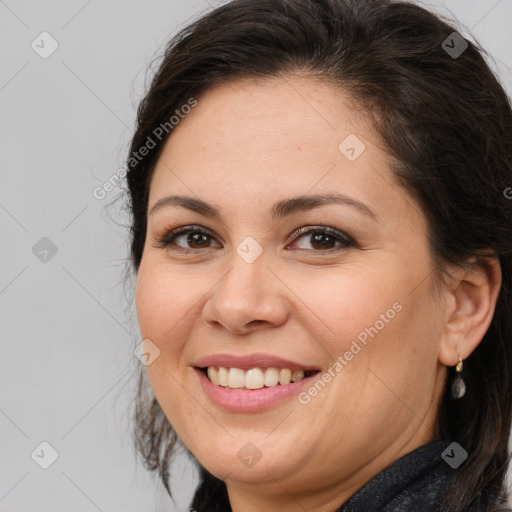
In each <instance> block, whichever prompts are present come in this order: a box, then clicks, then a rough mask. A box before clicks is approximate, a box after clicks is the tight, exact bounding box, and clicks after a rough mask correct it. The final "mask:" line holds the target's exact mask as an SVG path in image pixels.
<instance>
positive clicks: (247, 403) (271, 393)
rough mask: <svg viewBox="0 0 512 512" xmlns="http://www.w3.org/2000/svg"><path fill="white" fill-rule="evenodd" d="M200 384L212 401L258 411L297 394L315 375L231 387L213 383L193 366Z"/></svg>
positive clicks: (230, 407) (238, 410) (237, 408)
mask: <svg viewBox="0 0 512 512" xmlns="http://www.w3.org/2000/svg"><path fill="white" fill-rule="evenodd" d="M194 370H195V371H196V373H197V375H198V376H199V381H200V383H201V386H202V388H203V390H204V392H205V393H206V395H207V396H208V398H210V400H211V401H212V402H214V403H215V404H216V405H218V406H220V407H223V408H224V409H227V410H228V411H234V412H258V411H264V410H266V409H270V408H271V407H274V406H275V405H278V404H280V403H281V402H284V401H285V400H287V399H289V398H290V397H292V396H295V395H298V394H299V393H300V391H301V389H302V388H303V387H304V386H307V385H309V384H310V382H311V379H312V378H313V377H315V375H316V374H315V375H311V376H310V377H306V378H305V379H302V380H301V381H299V382H292V383H290V384H286V385H284V386H283V385H280V384H278V385H277V386H272V387H269V388H261V389H244V388H237V389H231V388H227V387H223V386H217V385H215V384H213V383H212V382H211V381H210V380H209V379H208V377H206V375H205V374H204V372H203V371H202V370H199V369H198V368H194Z"/></svg>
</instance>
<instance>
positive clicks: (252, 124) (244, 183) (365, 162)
mask: <svg viewBox="0 0 512 512" xmlns="http://www.w3.org/2000/svg"><path fill="white" fill-rule="evenodd" d="M197 102H198V103H197V106H196V107H195V108H193V109H192V110H191V111H190V113H188V114H187V115H186V116H185V117H184V119H182V120H181V121H180V123H179V124H178V125H177V126H176V127H175V128H174V129H173V131H172V133H171V136H170V137H169V139H168V140H167V142H166V144H165V147H164V149H163V152H162V154H161V156H160V158H159V161H158V163H157V166H156V169H155V173H154V176H153V179H152V184H151V189H150V201H149V202H150V204H149V206H150V208H151V206H152V205H154V204H155V202H156V201H157V200H158V199H159V198H161V197H162V196H163V195H165V194H167V193H184V194H187V195H196V196H200V197H203V198H208V199H210V200H211V201H212V202H214V203H216V204H223V203H226V202H229V201H235V198H236V201H240V200H242V203H241V205H242V206H243V204H248V203H249V202H250V203H251V204H261V205H264V204H265V203H266V199H267V198H269V199H270V198H272V200H273V201H272V202H274V200H275V199H276V198H278V197H279V198H280V197H284V196H287V197H289V196H297V195H303V194H306V193H307V192H308V191H314V192H315V193H328V192H332V191H333V190H334V191H337V192H340V193H344V194H350V195H352V196H355V197H356V198H360V199H364V200H365V201H367V202H369V203H371V204H374V205H377V208H378V207H379V206H380V207H384V206H385V203H386V202H390V203H391V202H395V206H397V203H396V199H395V198H394V197H393V195H396V193H398V194H400V195H404V191H403V190H402V189H401V187H399V185H397V184H396V183H394V180H393V176H392V174H391V172H390V170H389V164H388V161H387V157H386V155H385V153H384V152H383V151H381V149H380V147H379V144H380V142H379V141H378V140H376V138H375V136H374V134H373V132H372V131H371V127H370V126H369V124H368V120H367V116H365V114H364V112H363V111H362V109H360V108H357V106H356V104H355V102H354V101H353V100H352V98H350V96H348V94H347V93H346V92H344V91H342V90H341V89H339V88H337V87H335V86H333V85H331V84H328V83H323V82H320V81H319V80H313V79H308V78H304V77H282V78H272V79H266V80H237V81H233V82H227V83H224V84H222V85H220V86H216V87H214V88H212V89H210V90H208V91H207V92H206V93H204V94H203V95H202V96H200V97H199V98H197ZM347 141H348V142H347ZM347 148H348V149H353V151H352V153H350V152H349V153H347ZM354 153H355V156H356V158H353V157H354ZM348 157H350V158H348ZM393 189H395V190H394V194H393ZM244 201H245V203H244ZM402 206H404V205H402Z"/></svg>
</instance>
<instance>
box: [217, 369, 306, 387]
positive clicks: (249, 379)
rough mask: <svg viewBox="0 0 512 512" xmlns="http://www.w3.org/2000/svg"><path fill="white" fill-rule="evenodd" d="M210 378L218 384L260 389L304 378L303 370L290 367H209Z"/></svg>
mask: <svg viewBox="0 0 512 512" xmlns="http://www.w3.org/2000/svg"><path fill="white" fill-rule="evenodd" d="M208 378H209V379H210V380H211V381H212V382H213V384H216V385H217V386H224V387H228V388H246V389H260V388H262V387H263V386H267V387H272V386H277V384H278V383H279V384H281V385H286V384H290V382H298V381H299V380H302V379H303V378H304V371H303V370H294V371H293V372H292V371H291V370H289V369H288V368H281V369H279V368H266V369H265V368H251V369H250V370H247V371H245V370H241V369H240V368H224V367H222V366H220V367H219V369H218V370H217V368H216V367H215V366H209V367H208Z"/></svg>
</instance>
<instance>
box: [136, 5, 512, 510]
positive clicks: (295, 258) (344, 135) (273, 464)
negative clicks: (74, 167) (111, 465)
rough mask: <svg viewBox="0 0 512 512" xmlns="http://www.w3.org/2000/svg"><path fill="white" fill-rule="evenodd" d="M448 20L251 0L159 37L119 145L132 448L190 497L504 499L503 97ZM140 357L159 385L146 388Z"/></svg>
mask: <svg viewBox="0 0 512 512" xmlns="http://www.w3.org/2000/svg"><path fill="white" fill-rule="evenodd" d="M482 53H483V50H482V49H481V48H479V47H478V46H476V45H475V44H473V43H471V42H469V41H466V40H465V39H464V38H463V37H462V36H460V35H459V34H458V33H457V32H456V30H455V29H454V28H453V27H452V26H451V25H450V24H449V23H448V22H446V21H443V20H441V19H440V18H438V17H437V16H435V15H434V14H432V13H430V12H428V11H427V10H425V9H423V8H420V7H418V6H416V5H414V4H411V3H408V2H393V1H389V0H357V1H356V0H316V1H315V0H288V1H286V0H258V1H255V0H238V1H232V2H229V3H227V4H226V5H223V6H221V7H219V8H217V9H215V10H214V11H212V12H211V13H209V14H207V15H206V16H204V17H203V18H202V19H200V20H199V21H197V22H195V23H193V24H192V25H190V26H189V27H188V28H186V29H184V30H183V31H182V32H181V33H180V34H178V35H177V36H176V37H175V38H174V39H173V40H172V41H171V42H170V43H169V46H168V48H167V51H166V53H165V57H164V59H163V62H162V63H161V65H160V68H159V69H158V71H157V73H156V75H155V77H154V79H153V81H152V84H151V87H150V88H149V91H148V92H147V94H146V96H145V98H144V99H143V101H142V103H141V105H140V107H139V110H138V124H137V129H136V132H135V135H134V137H133V140H132V143H131V148H130V155H129V160H128V174H127V180H128V187H129V194H130V205H131V212H132V220H133V222H132V230H131V237H132V238H131V260H132V263H133V266H134V269H135V271H136V273H137V287H136V306H137V314H138V321H139V326H140V331H141V335H142V339H144V342H143V348H144V349H145V354H147V358H146V362H145V364H146V367H145V369H143V370H144V371H142V372H141V377H140V381H139V384H140V387H139V394H138V399H137V408H136V429H135V436H136V443H137V447H138V449H139V451H140V452H141V454H142V456H143V458H144V460H145V463H146V466H147V467H148V468H149V469H151V470H158V471H159V474H160V477H161V478H162V481H163V483H164V485H165V486H166V487H167V489H168V491H169V492H170V487H169V482H168V467H169V457H170V456H171V454H172V451H173V448H175V443H176V441H177V440H178V439H179V440H180V441H181V442H183V444H184V445H185V446H186V448H187V449H188V450H189V451H190V452H191V454H192V455H193V456H194V457H195V458H196V459H197V461H198V463H199V464H200V468H201V482H200V485H199V487H198V489H197V491H196V494H195V497H194V500H193V503H192V507H193V509H194V510H197V511H215V510H218V511H227V510H233V511H234V512H250V511H256V510H267V511H274V510H275V511H280V512H282V511H285V512H287V511H296V510H307V511H315V512H316V511H320V510H322V511H335V510H337V511H340V512H348V511H351V512H352V511H382V510H385V511H420V510H421V511H434V510H435V511H443V512H448V511H453V512H455V511H457V512H463V511H472V512H474V511H478V512H480V511H497V510H507V508H506V498H507V496H506V489H505V480H504V479H505V474H506V471H507V467H508V462H509V455H508V450H507V444H508V440H509V433H510V427H511V404H512V379H511V376H510V368H511V363H512V325H511V316H512V315H511V311H512V303H511V281H510V280H511V270H512V267H511V264H512V260H511V254H512V201H511V200H510V199H509V197H510V194H507V192H506V191H507V190H509V187H510V186H511V185H512V140H511V135H510V134H511V133H512V112H511V107H510V103H509V100H508V98H507V95H506V94H505V92H504V90H503V88H502V86H501V85H500V84H499V83H498V81H497V80H496V78H495V77H494V75H493V74H492V72H491V71H490V69H489V67H488V66H487V64H486V63H485V61H484V58H483V57H482ZM146 371H147V377H148V378H149V383H150V385H151V388H152V391H150V390H149V389H148V384H147V382H146V378H145V375H146Z"/></svg>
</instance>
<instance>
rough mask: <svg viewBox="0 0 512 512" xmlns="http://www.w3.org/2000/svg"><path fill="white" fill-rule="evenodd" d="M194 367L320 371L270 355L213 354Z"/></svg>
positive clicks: (307, 365) (199, 361) (196, 362)
mask: <svg viewBox="0 0 512 512" xmlns="http://www.w3.org/2000/svg"><path fill="white" fill-rule="evenodd" d="M192 366H195V367H196V368H206V367H208V366H222V367H224V368H240V369H241V370H250V369H251V368H289V369H290V370H292V371H293V370H305V371H311V370H318V369H319V368H318V366H313V365H310V364H302V363H298V362H296V361H290V360H289V359H283V358H282V357H277V356H272V355H269V354H248V355H246V356H235V355H232V354H212V355H210V356H206V357H202V358H201V359H198V360H197V361H195V362H194V363H193V364H192Z"/></svg>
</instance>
